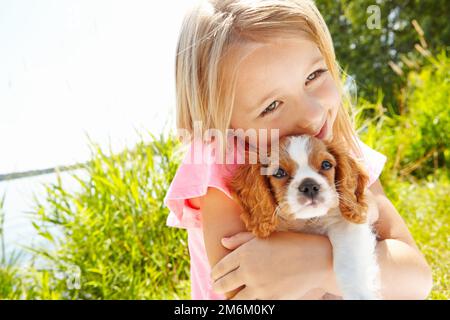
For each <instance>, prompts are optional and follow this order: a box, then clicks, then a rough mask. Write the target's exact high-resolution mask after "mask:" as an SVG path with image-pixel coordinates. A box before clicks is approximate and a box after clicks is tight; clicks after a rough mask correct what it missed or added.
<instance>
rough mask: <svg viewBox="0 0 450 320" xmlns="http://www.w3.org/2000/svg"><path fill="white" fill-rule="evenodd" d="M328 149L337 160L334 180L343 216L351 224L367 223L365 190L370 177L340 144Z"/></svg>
mask: <svg viewBox="0 0 450 320" xmlns="http://www.w3.org/2000/svg"><path fill="white" fill-rule="evenodd" d="M328 149H329V151H330V153H331V154H332V155H333V156H334V158H335V159H336V167H335V177H334V179H335V185H336V191H337V193H338V195H339V209H340V210H341V214H342V215H343V217H344V218H345V219H347V220H348V221H350V222H354V223H365V222H366V220H367V202H366V199H365V196H364V190H365V188H366V185H367V183H368V181H369V177H368V175H367V173H366V172H365V170H364V169H363V168H362V166H361V165H360V164H359V163H358V162H356V160H354V159H353V158H352V157H351V156H350V155H349V154H348V153H347V152H345V151H344V149H343V148H342V147H340V146H339V145H338V144H334V145H330V146H329V148H328Z"/></svg>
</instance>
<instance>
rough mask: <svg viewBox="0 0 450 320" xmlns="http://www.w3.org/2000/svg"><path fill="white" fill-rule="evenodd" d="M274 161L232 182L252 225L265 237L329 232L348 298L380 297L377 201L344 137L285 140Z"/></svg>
mask: <svg viewBox="0 0 450 320" xmlns="http://www.w3.org/2000/svg"><path fill="white" fill-rule="evenodd" d="M248 154H249V152H248V151H247V152H246V155H248ZM275 156H276V157H277V158H275ZM267 159H268V161H264V163H265V164H262V163H261V162H262V161H258V162H257V163H255V164H249V163H248V161H246V162H245V164H243V165H240V166H238V168H237V170H236V172H235V174H234V175H233V176H232V177H231V179H230V180H229V181H228V186H229V187H230V189H231V190H232V193H233V196H234V197H235V198H236V199H237V201H238V202H239V203H240V205H241V207H242V208H243V213H242V214H241V218H242V220H243V221H244V223H245V225H246V227H247V229H248V230H249V231H251V232H253V234H255V236H257V237H260V238H265V237H268V236H269V235H270V234H271V233H272V232H274V231H287V230H290V231H299V232H305V233H315V234H323V235H327V236H328V237H329V239H330V242H331V244H332V246H333V266H334V271H335V274H336V277H337V282H338V285H339V288H340V289H341V291H342V293H343V298H344V299H351V300H353V299H379V298H380V295H379V275H378V274H379V270H378V265H377V261H376V255H375V245H376V236H375V234H374V233H373V232H372V228H371V226H370V224H369V223H368V216H369V215H374V216H375V215H376V214H377V212H373V211H374V210H377V205H376V203H375V201H374V198H373V195H372V194H371V193H370V191H369V190H368V189H366V185H367V182H368V176H367V174H366V173H365V172H364V170H363V169H362V167H361V166H360V165H359V164H358V162H356V161H355V160H354V159H353V158H352V157H351V156H350V155H349V154H348V152H347V150H346V149H345V148H343V147H342V145H340V144H339V143H337V142H332V143H326V142H323V141H322V140H320V139H317V138H314V137H311V136H306V135H303V136H289V137H285V138H282V139H281V140H280V143H279V148H278V150H276V151H275V152H273V151H272V155H268V158H267ZM276 159H278V161H275V160H276ZM262 171H265V173H266V174H261V172H262Z"/></svg>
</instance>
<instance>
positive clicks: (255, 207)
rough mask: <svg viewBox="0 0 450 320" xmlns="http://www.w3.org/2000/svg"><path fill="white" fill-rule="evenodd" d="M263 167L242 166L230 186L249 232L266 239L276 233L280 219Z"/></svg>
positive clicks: (258, 165)
mask: <svg viewBox="0 0 450 320" xmlns="http://www.w3.org/2000/svg"><path fill="white" fill-rule="evenodd" d="M261 167H262V165H261V164H260V163H256V164H247V163H245V164H243V165H240V166H239V167H238V168H237V169H236V171H235V174H234V175H233V177H232V178H231V179H230V180H229V183H228V186H229V188H230V190H232V193H233V196H234V197H235V198H236V199H237V200H238V202H239V204H240V205H241V207H242V209H243V212H242V214H241V219H242V220H243V221H244V223H245V225H246V227H247V230H249V231H251V232H253V234H254V235H255V236H257V237H260V238H265V237H268V236H269V235H270V234H271V233H272V232H274V231H275V229H276V227H277V224H278V219H277V215H276V212H275V210H276V207H277V205H276V201H275V198H274V196H273V195H272V192H271V190H270V184H269V181H268V177H267V176H266V175H262V174H261Z"/></svg>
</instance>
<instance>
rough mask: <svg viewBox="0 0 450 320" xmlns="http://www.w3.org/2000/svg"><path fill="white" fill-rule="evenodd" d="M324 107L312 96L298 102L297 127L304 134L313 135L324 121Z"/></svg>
mask: <svg viewBox="0 0 450 320" xmlns="http://www.w3.org/2000/svg"><path fill="white" fill-rule="evenodd" d="M325 114H326V109H325V108H324V107H323V106H322V104H321V103H320V102H319V101H318V100H317V99H314V98H311V97H305V96H303V98H302V99H301V101H299V102H298V109H297V112H296V114H295V116H296V117H297V122H296V123H297V128H298V129H299V130H300V132H303V133H304V134H309V135H314V134H316V133H317V131H318V130H320V127H321V126H322V124H323V122H324V121H325V119H324V118H325Z"/></svg>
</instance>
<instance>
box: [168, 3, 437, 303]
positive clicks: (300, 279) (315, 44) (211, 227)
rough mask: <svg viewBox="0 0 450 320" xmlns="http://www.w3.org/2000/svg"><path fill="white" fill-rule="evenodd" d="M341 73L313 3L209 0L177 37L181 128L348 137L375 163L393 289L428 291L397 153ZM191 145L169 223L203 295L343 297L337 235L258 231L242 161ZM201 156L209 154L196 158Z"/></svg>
mask: <svg viewBox="0 0 450 320" xmlns="http://www.w3.org/2000/svg"><path fill="white" fill-rule="evenodd" d="M340 79H341V75H340V71H339V67H338V65H337V62H336V60H335V54H334V48H333V44H332V40H331V37H330V34H329V31H328V28H327V26H326V25H325V22H324V21H323V18H322V16H321V15H320V13H319V11H318V10H317V8H316V7H315V5H314V3H313V2H312V1H310V0H291V1H287V0H285V1H283V0H267V1H245V0H234V1H233V0H228V1H224V0H218V1H203V2H201V3H200V4H199V5H198V6H197V7H195V8H194V9H192V10H191V11H190V12H189V13H188V14H187V16H186V18H185V20H184V23H183V27H182V31H181V35H180V38H179V42H178V51H177V58H176V90H177V127H178V129H179V130H181V129H183V130H184V131H187V132H188V133H190V134H193V133H194V131H197V133H198V132H201V133H203V132H205V131H206V130H208V129H215V130H216V131H218V132H221V133H223V134H224V136H225V137H227V138H226V139H225V140H226V142H228V144H227V146H230V145H232V144H233V141H234V140H233V141H232V140H231V139H229V137H228V136H227V135H226V133H225V132H226V131H227V129H230V128H231V129H241V130H257V129H264V130H271V129H278V130H279V131H278V132H279V136H280V137H283V136H286V135H297V134H310V135H314V136H317V137H319V138H320V139H324V140H327V141H330V140H332V139H338V140H339V141H340V142H341V143H344V144H345V145H346V146H347V147H348V150H349V152H350V153H351V154H352V155H354V156H355V157H357V158H359V159H360V160H361V161H362V162H363V164H364V165H365V168H366V169H367V172H368V173H369V176H370V182H369V188H370V190H371V191H372V192H373V193H374V194H375V195H376V197H377V204H378V208H379V217H371V218H372V219H373V220H374V221H376V224H375V227H376V231H377V235H378V243H377V257H378V261H379V264H380V270H381V285H382V288H381V290H382V291H381V295H382V297H383V298H385V299H424V298H426V296H427V295H428V293H429V291H430V290H431V286H432V281H431V272H430V269H429V267H428V265H427V263H426V261H425V259H424V257H423V256H422V254H421V253H420V251H419V250H418V248H417V246H416V244H415V242H414V240H413V238H412V236H411V234H410V233H409V231H408V229H407V227H406V225H405V223H404V221H403V220H402V218H401V217H400V215H399V214H398V212H397V211H396V209H395V208H394V207H393V205H392V204H391V202H390V201H389V200H388V199H387V198H386V196H385V194H384V192H383V188H382V186H381V184H380V182H379V180H378V177H379V175H380V173H381V170H382V168H383V166H384V163H385V161H386V157H385V156H384V155H382V154H380V153H378V152H377V151H375V150H373V149H371V148H369V147H368V146H366V145H365V144H364V143H362V142H361V141H360V140H359V139H358V138H357V136H356V133H355V131H354V129H353V127H352V124H351V121H350V116H349V114H348V111H347V110H348V108H349V99H348V98H347V96H346V94H345V92H344V90H343V86H342V83H341V81H340ZM196 123H200V124H201V129H200V131H198V130H197V129H198V128H194V125H195V124H196ZM258 132H259V131H258ZM212 140H214V139H212ZM261 140H265V142H266V143H267V144H270V141H271V138H270V137H263V136H262V135H258V136H257V141H258V143H259V141H261ZM189 142H190V144H189V145H188V147H189V149H188V153H187V154H186V157H185V158H184V160H183V162H182V164H181V165H180V167H179V169H178V171H177V173H176V175H175V177H174V180H173V181H172V183H171V185H170V188H169V190H168V193H167V195H166V198H165V204H166V205H167V206H168V207H169V209H170V211H171V212H170V215H169V217H168V220H167V224H168V225H169V226H175V227H181V228H186V229H187V230H188V239H189V241H188V245H189V252H190V257H191V288H192V292H191V294H192V299H224V298H225V297H226V296H227V297H233V299H305V298H306V299H322V298H332V297H339V295H340V292H339V289H338V288H337V285H336V280H335V276H334V273H333V267H332V248H331V244H330V242H329V240H328V238H326V237H324V236H319V235H309V234H301V233H294V232H276V233H274V234H272V235H271V236H270V237H269V238H268V239H265V240H262V239H257V238H253V237H252V235H251V234H249V233H248V232H245V226H244V224H243V222H242V221H241V220H240V217H239V215H240V212H241V208H240V207H239V205H238V204H237V202H235V201H234V200H233V199H232V197H231V195H230V190H228V188H227V186H226V184H225V179H226V178H227V177H229V175H230V174H232V172H233V168H235V165H236V163H231V164H228V163H226V164H222V163H218V162H217V158H215V154H216V153H215V152H213V151H215V149H214V150H213V149H212V148H208V146H210V145H211V144H210V143H207V142H205V141H202V140H199V139H191V140H190V141H189ZM230 142H231V144H230ZM227 150H228V148H227ZM199 153H200V158H201V159H203V161H202V162H200V163H199V162H198V161H197V162H196V161H194V163H193V161H192V160H193V157H195V158H196V159H199V158H198V157H197V156H198V154H199ZM213 158H214V159H213ZM211 159H213V161H211ZM206 160H207V161H206ZM214 160H215V161H214ZM234 160H236V159H234ZM227 237H228V238H227ZM225 294H226V296H225Z"/></svg>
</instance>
